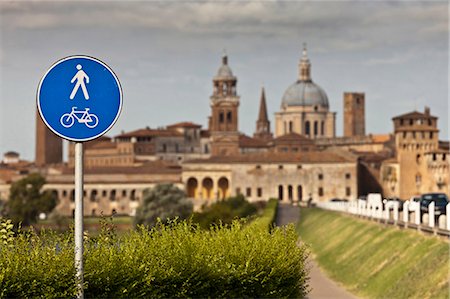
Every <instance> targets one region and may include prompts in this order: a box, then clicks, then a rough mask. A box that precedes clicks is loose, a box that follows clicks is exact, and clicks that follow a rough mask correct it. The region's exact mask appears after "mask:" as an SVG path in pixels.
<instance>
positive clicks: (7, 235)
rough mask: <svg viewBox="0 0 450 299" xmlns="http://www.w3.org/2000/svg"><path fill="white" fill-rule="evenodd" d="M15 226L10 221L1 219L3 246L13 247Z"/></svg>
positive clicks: (1, 240)
mask: <svg viewBox="0 0 450 299" xmlns="http://www.w3.org/2000/svg"><path fill="white" fill-rule="evenodd" d="M13 227H14V225H13V224H12V221H11V220H10V219H2V218H0V242H1V243H3V245H7V246H8V245H9V246H13V245H12V243H13V241H14V231H13Z"/></svg>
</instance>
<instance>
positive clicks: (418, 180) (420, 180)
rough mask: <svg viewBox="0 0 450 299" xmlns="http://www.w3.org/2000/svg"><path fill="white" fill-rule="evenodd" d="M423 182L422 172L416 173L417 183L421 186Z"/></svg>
mask: <svg viewBox="0 0 450 299" xmlns="http://www.w3.org/2000/svg"><path fill="white" fill-rule="evenodd" d="M421 183H422V176H421V175H420V174H416V185H417V186H419V185H420V184H421Z"/></svg>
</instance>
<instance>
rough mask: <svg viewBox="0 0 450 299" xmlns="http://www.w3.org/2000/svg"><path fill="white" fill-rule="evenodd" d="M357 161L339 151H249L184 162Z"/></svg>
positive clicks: (353, 157)
mask: <svg viewBox="0 0 450 299" xmlns="http://www.w3.org/2000/svg"><path fill="white" fill-rule="evenodd" d="M346 162H354V163H356V162H357V157H356V156H354V155H352V154H350V153H348V154H345V153H343V152H339V151H332V150H325V151H311V152H304V153H273V152H271V153H248V154H240V155H235V156H212V157H211V158H208V159H197V160H191V161H188V162H185V163H184V164H215V163H217V164H241V163H242V164H245V163H269V164H272V163H346Z"/></svg>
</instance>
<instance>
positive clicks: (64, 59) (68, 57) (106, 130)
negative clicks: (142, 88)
mask: <svg viewBox="0 0 450 299" xmlns="http://www.w3.org/2000/svg"><path fill="white" fill-rule="evenodd" d="M74 58H85V59H88V60H93V61H95V62H98V63H100V64H101V65H103V66H104V67H105V68H107V69H108V70H109V71H110V73H111V74H112V75H113V77H114V80H116V82H117V86H118V87H119V98H120V99H119V102H120V103H119V111H118V112H117V115H116V117H115V118H114V120H113V122H112V123H111V124H110V125H109V127H108V128H106V129H105V130H104V131H103V132H101V133H99V134H97V135H95V136H92V137H89V138H84V139H74V138H71V137H67V136H64V135H62V134H61V133H59V132H57V131H56V130H54V129H53V128H52V127H51V126H50V125H49V124H48V123H47V121H46V120H45V117H44V116H43V114H42V111H41V105H40V98H39V94H40V91H41V85H42V82H44V79H45V77H47V75H48V73H49V72H50V71H51V70H52V69H53V68H54V67H55V66H57V65H58V64H60V63H62V62H64V61H66V60H69V59H74ZM122 104H123V93H122V86H121V85H120V81H119V79H118V78H117V76H116V73H114V71H113V70H112V69H111V68H110V67H109V66H108V65H107V64H106V63H104V62H103V61H101V60H100V59H98V58H95V57H92V56H88V55H72V56H67V57H64V58H62V59H60V60H58V61H56V62H55V63H54V64H52V66H51V67H50V68H49V69H48V70H47V72H45V74H44V76H42V79H41V81H39V85H38V89H37V93H36V105H37V108H38V111H39V116H40V117H41V119H42V121H43V122H44V123H45V125H46V126H47V128H49V129H50V130H51V131H52V132H53V133H55V134H56V135H58V136H59V137H61V138H64V139H66V140H69V141H74V142H86V141H90V140H94V139H97V138H99V137H100V136H102V135H104V134H105V133H106V132H108V131H109V130H110V129H111V128H112V127H113V126H114V124H115V123H116V121H117V119H118V118H119V116H120V113H121V112H122Z"/></svg>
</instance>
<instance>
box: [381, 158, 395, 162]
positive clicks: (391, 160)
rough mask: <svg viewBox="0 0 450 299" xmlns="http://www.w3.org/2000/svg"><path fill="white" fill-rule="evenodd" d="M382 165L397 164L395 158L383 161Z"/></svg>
mask: <svg viewBox="0 0 450 299" xmlns="http://www.w3.org/2000/svg"><path fill="white" fill-rule="evenodd" d="M383 163H398V161H397V158H390V159H387V160H384V161H383Z"/></svg>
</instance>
